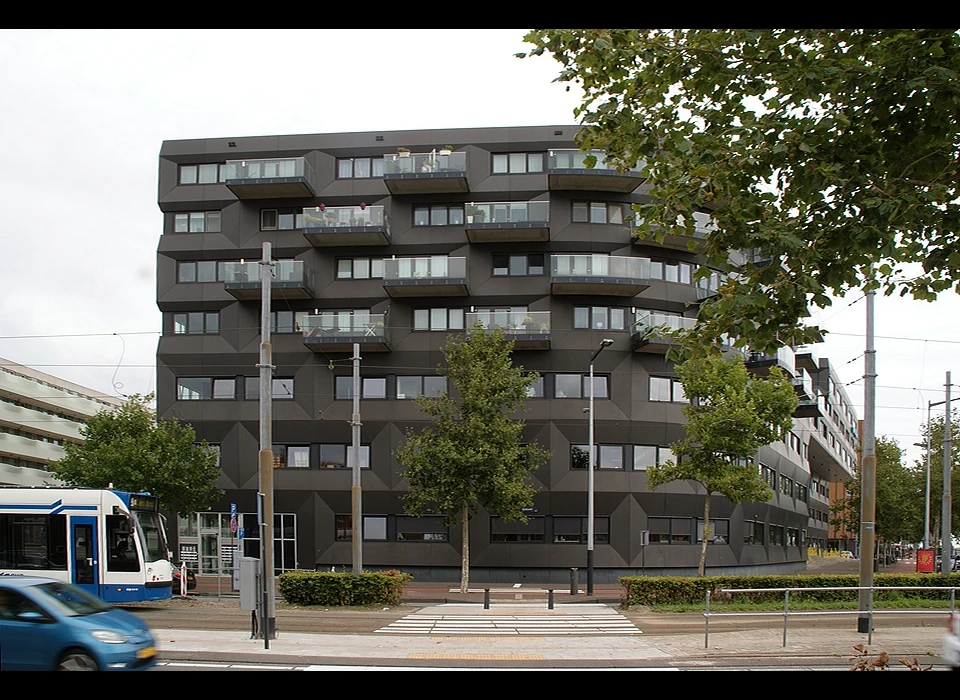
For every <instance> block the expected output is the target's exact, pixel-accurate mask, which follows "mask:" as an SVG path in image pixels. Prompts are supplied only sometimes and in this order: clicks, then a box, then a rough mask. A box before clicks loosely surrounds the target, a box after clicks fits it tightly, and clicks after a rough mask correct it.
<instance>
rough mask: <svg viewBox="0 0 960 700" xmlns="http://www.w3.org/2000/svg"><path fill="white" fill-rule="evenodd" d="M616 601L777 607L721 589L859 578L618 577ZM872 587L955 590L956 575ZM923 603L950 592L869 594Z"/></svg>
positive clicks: (906, 578)
mask: <svg viewBox="0 0 960 700" xmlns="http://www.w3.org/2000/svg"><path fill="white" fill-rule="evenodd" d="M620 585H621V586H623V589H624V591H623V596H622V599H621V602H622V603H623V605H624V606H626V607H629V606H631V605H658V604H659V605H669V604H688V605H689V604H701V605H702V604H703V602H704V600H705V598H706V592H707V591H708V590H710V591H711V594H710V600H711V601H723V602H728V601H732V602H737V601H743V602H746V601H751V602H771V601H773V602H776V601H782V600H783V592H778V593H737V594H726V593H725V594H721V593H719V591H720V589H723V588H837V587H847V588H849V587H851V586H859V585H860V577H859V575H858V574H833V575H822V576H806V575H804V576H796V575H785V576H704V577H702V578H697V577H681V576H663V577H651V576H622V577H621V578H620ZM873 585H874V586H923V587H936V586H960V574H951V575H949V576H947V577H944V576H942V575H938V574H875V575H874V577H873ZM858 597H859V593H858V591H809V592H803V593H801V592H795V591H791V593H790V600H791V601H798V602H800V601H804V602H811V601H814V602H826V601H854V602H856V601H857V600H858ZM907 597H909V598H925V599H930V600H948V599H949V597H950V592H949V591H887V592H884V591H880V592H878V591H874V600H898V599H901V598H907Z"/></svg>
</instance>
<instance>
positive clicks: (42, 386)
mask: <svg viewBox="0 0 960 700" xmlns="http://www.w3.org/2000/svg"><path fill="white" fill-rule="evenodd" d="M122 404H123V401H122V400H120V399H118V398H115V397H113V396H106V395H104V394H101V393H99V392H97V391H95V390H93V389H88V388H86V387H82V386H80V385H79V384H73V383H72V382H68V381H66V380H64V379H60V378H58V377H54V376H52V375H50V374H46V373H45V372H39V371H37V370H35V369H32V368H30V367H25V366H24V365H20V364H17V363H16V362H11V361H10V360H5V359H3V358H2V357H0V484H3V485H14V486H40V485H43V484H47V483H50V484H55V483H57V481H56V480H55V479H53V477H52V476H51V475H50V473H49V465H50V464H51V463H53V462H56V461H58V460H59V459H61V458H62V457H63V455H64V452H63V444H64V443H66V442H75V443H79V442H82V441H83V438H82V437H81V436H80V428H81V427H82V426H83V424H84V422H85V421H86V420H87V419H88V418H90V417H91V416H93V415H94V414H95V413H98V412H99V411H102V410H104V409H107V408H115V407H118V406H121V405H122Z"/></svg>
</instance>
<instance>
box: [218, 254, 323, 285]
mask: <svg viewBox="0 0 960 700" xmlns="http://www.w3.org/2000/svg"><path fill="white" fill-rule="evenodd" d="M222 273H223V281H224V282H226V283H227V284H231V283H233V284H237V283H246V282H260V263H259V262H236V263H234V262H230V263H223V269H222ZM273 273H274V276H273V279H274V281H276V282H300V283H306V284H309V285H310V286H312V271H311V270H310V269H309V268H308V267H306V266H305V265H304V263H303V260H274V262H273Z"/></svg>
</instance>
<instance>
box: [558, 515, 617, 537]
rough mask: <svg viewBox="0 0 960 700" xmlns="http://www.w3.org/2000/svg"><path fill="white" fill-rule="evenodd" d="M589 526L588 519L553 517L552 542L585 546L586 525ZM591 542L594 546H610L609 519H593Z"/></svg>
mask: <svg viewBox="0 0 960 700" xmlns="http://www.w3.org/2000/svg"><path fill="white" fill-rule="evenodd" d="M589 524H590V519H589V518H583V517H570V516H564V515H554V516H553V541H554V542H557V543H561V542H566V543H575V544H581V543H582V544H586V543H587V541H588V535H589V533H588V532H587V525H589ZM593 541H594V544H610V518H597V517H594V519H593Z"/></svg>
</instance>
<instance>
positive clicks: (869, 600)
mask: <svg viewBox="0 0 960 700" xmlns="http://www.w3.org/2000/svg"><path fill="white" fill-rule="evenodd" d="M866 296H867V349H866V352H865V354H864V365H865V369H866V372H865V376H864V392H863V393H864V397H863V404H864V405H863V461H862V462H861V465H860V479H861V480H860V587H861V589H866V590H861V591H860V615H859V617H858V618H857V631H858V632H860V633H865V632H869V631H870V619H871V616H870V615H869V614H868V613H867V611H869V610H871V609H872V608H873V591H872V590H871V587H872V586H873V567H874V553H873V549H874V542H875V540H876V532H875V528H876V522H875V521H876V510H877V500H876V498H877V452H876V441H875V434H876V410H875V409H876V390H877V351H876V350H875V348H874V345H873V306H874V297H875V296H876V292H874V291H873V290H870V291H868V292H867V295H866Z"/></svg>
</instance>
